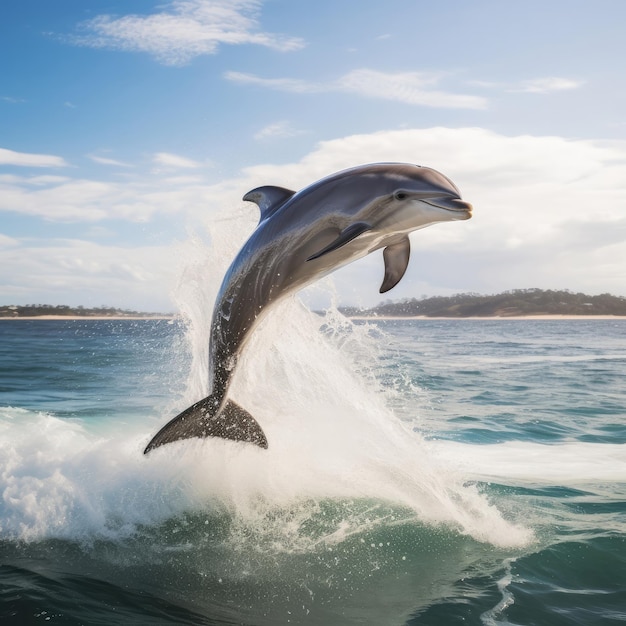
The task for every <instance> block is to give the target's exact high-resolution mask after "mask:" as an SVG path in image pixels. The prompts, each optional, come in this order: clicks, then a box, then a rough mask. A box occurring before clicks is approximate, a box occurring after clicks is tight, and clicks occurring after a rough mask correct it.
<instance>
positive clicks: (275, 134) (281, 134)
mask: <svg viewBox="0 0 626 626" xmlns="http://www.w3.org/2000/svg"><path fill="white" fill-rule="evenodd" d="M305 132H306V131H303V130H297V129H295V128H293V126H292V125H291V124H290V123H289V122H287V121H282V122H275V123H274V124H268V125H267V126H265V127H263V128H262V129H261V130H259V131H258V132H257V133H255V135H254V138H255V139H257V140H263V139H276V138H280V139H284V138H288V137H297V136H298V135H302V134H304V133H305Z"/></svg>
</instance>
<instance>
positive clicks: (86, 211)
mask: <svg viewBox="0 0 626 626" xmlns="http://www.w3.org/2000/svg"><path fill="white" fill-rule="evenodd" d="M625 23H626V3H624V2H622V1H621V0H596V1H595V2H594V3H590V2H582V1H576V0H552V1H551V2H545V1H541V2H539V1H533V0H531V1H527V2H523V3H521V2H517V3H514V2H501V1H499V0H488V1H487V0H475V1H469V0H468V1H461V0H442V1H440V2H436V3H435V2H424V1H421V0H387V1H386V2H373V1H370V0H361V1H359V2H357V1H356V0H351V1H347V0H316V1H315V2H311V1H305V0H266V1H265V2H260V1H258V2H256V1H243V0H239V1H238V0H231V1H230V2H220V1H211V0H185V1H175V2H153V1H148V0H134V1H133V2H121V1H115V0H108V1H105V0H90V2H88V3H85V2H84V1H82V0H55V2H48V1H46V0H20V2H11V3H8V2H7V3H2V6H0V47H1V50H0V52H1V55H0V59H2V61H0V63H1V67H2V71H1V72H0V304H8V303H14V304H26V303H50V304H61V303H69V304H73V305H78V304H83V305H87V306H98V305H101V304H108V305H112V306H120V307H128V308H134V309H141V310H168V311H169V310H175V309H176V307H177V302H179V300H180V297H181V296H180V294H181V291H182V292H184V291H185V289H186V287H185V281H188V280H189V276H190V274H194V273H195V274H194V275H196V274H197V275H198V276H197V280H198V281H200V280H201V275H202V274H203V272H204V273H206V274H207V278H206V280H207V281H208V282H210V283H211V285H213V286H215V285H217V284H218V283H219V279H220V278H221V272H222V271H223V269H224V268H225V267H226V266H227V265H228V263H229V262H230V260H231V259H232V257H233V256H234V254H235V253H236V251H237V249H238V247H239V246H240V245H241V243H242V242H243V241H244V240H245V238H246V237H247V235H248V234H249V232H251V230H252V229H253V228H254V225H255V223H256V220H257V210H256V207H254V206H253V205H249V204H247V203H243V202H242V201H241V197H242V196H243V195H244V194H245V193H246V192H247V191H248V190H249V189H251V188H253V187H255V186H258V185H261V184H276V185H280V186H285V187H291V188H294V189H298V188H301V187H303V186H306V185H307V184H309V183H311V182H313V181H315V180H316V179H318V178H320V177H322V176H324V175H327V174H329V173H332V172H333V171H336V170H338V169H342V168H345V167H351V166H353V165H358V164H360V163H365V162H372V161H382V160H384V161H409V162H413V163H418V164H421V165H428V166H431V167H434V168H435V169H438V170H440V171H442V172H443V173H444V174H446V175H447V176H449V177H450V178H451V179H452V180H453V181H454V182H455V183H456V184H457V185H458V186H459V187H460V189H461V191H462V192H463V196H464V198H466V199H467V200H469V201H470V202H472V203H473V204H474V207H475V214H474V218H473V219H472V220H471V221H469V222H462V223H461V222H459V223H452V224H442V225H437V226H434V227H432V228H429V229H427V230H424V231H421V232H418V233H416V234H414V235H413V236H412V243H413V253H412V259H411V263H410V265H409V270H408V272H407V275H406V276H405V278H404V279H403V281H402V282H401V283H400V285H398V287H396V288H395V289H394V290H393V291H391V292H390V293H389V294H388V295H389V297H392V298H404V297H414V296H417V297H419V296H421V295H432V294H452V293H458V292H462V291H473V292H480V293H494V292H497V291H501V290H505V289H515V288H526V287H542V288H555V289H560V288H566V289H571V290H574V291H585V292H588V293H602V292H611V293H616V294H619V295H626V78H625V75H626V74H625V72H624V59H626V38H624V36H623V25H624V24H625ZM381 276H382V259H381V258H380V255H378V254H373V255H370V256H369V257H367V258H366V259H363V260H362V261H360V262H358V263H355V264H353V265H351V266H349V267H348V268H345V269H343V270H341V271H340V272H338V273H337V274H336V275H335V277H334V279H333V280H332V282H329V281H324V283H323V285H322V288H321V290H318V291H315V290H313V292H312V293H310V294H309V295H308V296H306V297H307V298H308V300H309V301H310V302H311V303H313V304H318V303H320V304H321V303H322V302H323V301H324V300H325V299H328V297H329V296H328V294H329V293H333V294H335V295H336V297H337V299H338V300H339V302H340V303H344V304H348V303H350V304H362V305H371V304H375V303H377V302H379V301H380V300H381V297H380V295H379V294H378V286H379V284H380V280H381ZM194 280H195V279H194ZM212 288H213V289H214V288H215V287H212Z"/></svg>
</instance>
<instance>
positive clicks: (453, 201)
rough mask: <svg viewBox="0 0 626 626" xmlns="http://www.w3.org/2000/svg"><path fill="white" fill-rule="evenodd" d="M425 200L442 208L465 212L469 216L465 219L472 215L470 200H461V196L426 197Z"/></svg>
mask: <svg viewBox="0 0 626 626" xmlns="http://www.w3.org/2000/svg"><path fill="white" fill-rule="evenodd" d="M423 202H426V204H431V205H432V206H436V207H439V208H440V209H446V211H454V212H458V213H464V214H465V215H466V216H467V217H466V218H465V219H469V218H470V217H472V205H471V204H470V203H469V202H465V200H461V198H453V197H451V196H442V197H439V198H426V199H424V200H423Z"/></svg>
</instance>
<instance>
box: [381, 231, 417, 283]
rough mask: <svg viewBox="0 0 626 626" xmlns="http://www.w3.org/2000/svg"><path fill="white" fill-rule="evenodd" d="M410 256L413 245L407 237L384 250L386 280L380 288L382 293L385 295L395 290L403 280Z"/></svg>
mask: <svg viewBox="0 0 626 626" xmlns="http://www.w3.org/2000/svg"><path fill="white" fill-rule="evenodd" d="M410 256H411V243H410V242H409V238H408V237H406V236H405V237H402V239H400V241H398V242H397V243H394V244H392V245H390V246H387V247H386V248H385V249H384V250H383V258H384V259H385V278H384V279H383V284H382V285H381V286H380V293H385V292H386V291H389V290H390V289H393V288H394V287H395V286H396V285H397V284H398V283H399V282H400V281H401V280H402V277H403V276H404V272H406V268H407V265H408V264H409V257H410Z"/></svg>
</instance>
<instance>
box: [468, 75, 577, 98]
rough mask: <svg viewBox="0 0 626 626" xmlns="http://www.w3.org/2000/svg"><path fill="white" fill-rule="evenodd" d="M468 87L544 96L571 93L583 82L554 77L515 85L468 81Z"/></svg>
mask: <svg viewBox="0 0 626 626" xmlns="http://www.w3.org/2000/svg"><path fill="white" fill-rule="evenodd" d="M467 84H468V85H472V86H474V87H480V88H483V89H499V90H504V91H507V92H509V93H537V94H546V93H552V92H555V91H571V90H573V89H580V88H581V87H582V86H583V85H584V84H585V81H583V80H575V79H573V78H562V77H561V78H559V77H556V76H551V77H544V78H532V79H530V80H524V81H521V82H516V83H504V82H495V81H487V80H470V81H467Z"/></svg>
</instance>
